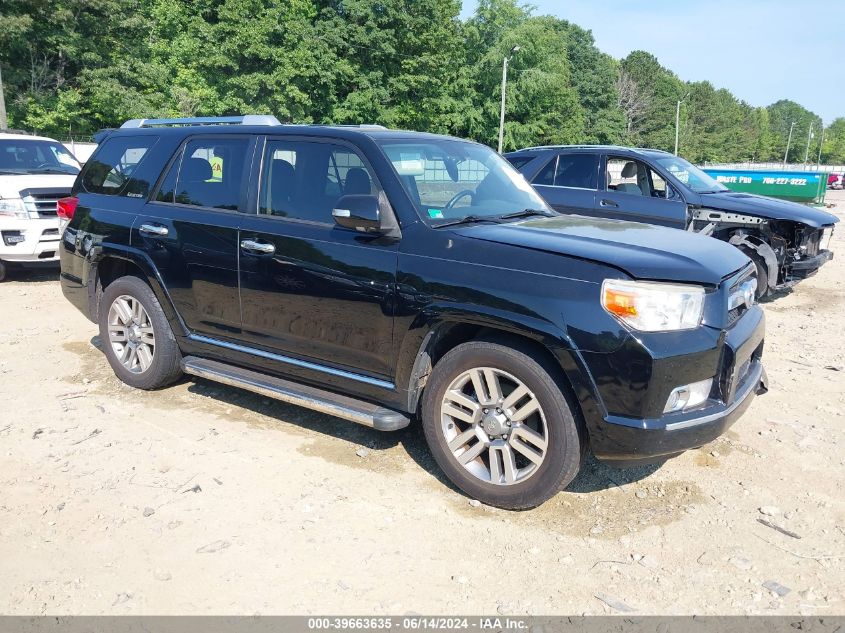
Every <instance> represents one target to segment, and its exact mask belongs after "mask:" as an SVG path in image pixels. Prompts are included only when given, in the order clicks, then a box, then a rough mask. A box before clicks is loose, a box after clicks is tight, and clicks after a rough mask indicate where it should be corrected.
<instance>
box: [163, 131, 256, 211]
mask: <svg viewBox="0 0 845 633" xmlns="http://www.w3.org/2000/svg"><path fill="white" fill-rule="evenodd" d="M248 145H249V141H248V139H246V138H242V137H235V138H232V137H228V138H198V139H192V140H190V141H188V143H187V144H186V145H185V147H184V149H183V150H182V152H181V153H180V155H179V156H178V157H177V158H176V160H175V161H174V163H173V165H172V166H171V168H170V171H169V172H168V174H167V175H166V176H165V178H164V180H163V181H162V184H161V187H160V188H159V192H158V194H157V195H156V200H158V201H160V202H175V203H177V204H186V205H191V206H197V207H208V208H212V209H225V210H227V211H237V210H238V208H239V207H240V203H241V197H242V193H243V173H244V166H245V161H246V154H247V146H248Z"/></svg>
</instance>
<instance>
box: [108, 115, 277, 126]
mask: <svg viewBox="0 0 845 633" xmlns="http://www.w3.org/2000/svg"><path fill="white" fill-rule="evenodd" d="M180 125H281V123H280V122H279V119H277V118H276V117H274V116H273V115H272V114H245V115H243V116H198V117H188V118H178V119H130V120H129V121H126V122H125V123H124V124H123V125H121V126H120V127H121V129H124V128H142V127H166V126H180Z"/></svg>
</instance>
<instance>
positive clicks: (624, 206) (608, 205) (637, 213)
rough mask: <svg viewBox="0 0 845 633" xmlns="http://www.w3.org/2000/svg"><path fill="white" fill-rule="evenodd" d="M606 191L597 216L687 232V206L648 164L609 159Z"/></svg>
mask: <svg viewBox="0 0 845 633" xmlns="http://www.w3.org/2000/svg"><path fill="white" fill-rule="evenodd" d="M602 171H603V172H604V173H603V178H602V181H603V182H602V184H603V187H602V189H603V191H599V192H598V195H597V196H596V207H595V208H596V214H597V215H600V216H602V217H606V218H616V219H619V220H631V221H633V222H644V223H646V224H660V225H663V226H669V227H672V228H676V229H685V228H686V224H687V205H686V203H685V202H684V201H683V200H682V199H681V197H680V195H679V194H678V193H677V192H676V191H675V190H674V189H673V188H672V186H671V185H669V184H668V183H667V182H666V181H665V180H664V179H663V178H661V177H660V175H659V174H658V173H657V172H656V171H654V170H653V169H652V168H651V167H649V166H648V165H647V164H646V163H644V162H643V161H640V160H635V159H632V158H624V157H618V156H607V157H606V158H605V161H604V169H603V170H602Z"/></svg>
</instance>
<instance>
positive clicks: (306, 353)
mask: <svg viewBox="0 0 845 633" xmlns="http://www.w3.org/2000/svg"><path fill="white" fill-rule="evenodd" d="M261 156H262V159H261V170H260V184H259V186H258V187H257V189H256V192H255V198H256V200H255V202H254V205H252V204H251V206H252V210H253V212H252V213H249V214H246V215H244V216H242V218H241V222H242V224H241V232H240V242H239V244H240V287H241V306H242V308H241V311H242V315H243V340H244V341H245V342H246V343H247V344H251V345H254V346H256V347H261V348H264V349H268V350H271V351H273V352H276V353H280V354H282V355H285V356H288V357H294V358H296V359H301V360H304V361H306V362H310V363H314V364H317V365H320V366H324V367H329V368H334V369H346V370H350V371H353V372H355V373H357V374H364V375H368V376H372V377H378V378H382V377H385V378H387V377H390V376H391V375H392V371H393V366H392V360H391V358H392V357H391V349H392V341H393V294H394V286H395V275H396V260H397V252H398V243H397V241H396V240H389V239H385V238H381V237H375V236H372V235H367V234H362V233H358V232H356V231H351V230H349V229H344V228H341V227H339V226H337V225H336V224H335V222H334V220H333V218H332V209H333V208H334V206H335V203H336V202H337V200H338V198H340V196H341V195H347V194H359V195H360V194H372V195H377V194H378V193H379V191H380V186H379V184H378V181H377V179H376V177H375V175H374V173H373V171H372V169H371V168H370V167H369V166H368V165H367V164H366V161H365V160H364V159H363V157H362V156H361V155H360V154H359V153H358V152H357V151H356V150H355V149H354V148H353V147H352V146H350V145H345V144H342V143H340V142H339V141H331V142H329V141H328V140H322V139H316V138H308V137H305V138H302V137H299V138H297V137H279V138H273V137H269V138H267V139H266V145H265V147H264V149H263V152H262V153H261Z"/></svg>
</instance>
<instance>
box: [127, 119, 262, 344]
mask: <svg viewBox="0 0 845 633" xmlns="http://www.w3.org/2000/svg"><path fill="white" fill-rule="evenodd" d="M252 143H254V141H252V140H251V139H249V138H248V137H242V136H232V135H226V136H218V137H214V136H203V137H197V138H193V139H190V140H189V141H188V142H187V143H186V144H185V145H184V146H183V148H182V149H181V150H180V151H179V152H178V154H177V156H176V158H175V159H174V160H173V163H172V165H171V167H170V168H169V170H168V173H167V175H166V176H165V178H164V180H163V181H162V184H161V185H160V187H159V190H158V192H157V194H156V195H155V196H154V198H153V200H152V201H151V202H149V203H148V204H147V205H146V206H145V207H144V209H143V211H142V213H141V215H140V216H139V217H138V218H137V219H136V220H135V224H134V225H133V227H132V245H133V246H136V247H138V248H141V249H142V250H144V251H145V252H146V254H147V255H148V256H149V257H150V258H151V259H152V260H153V261H154V262H155V266H156V269H157V270H158V271H159V272H160V274H161V276H162V280H163V281H164V285H165V287H166V289H167V292H168V293H169V295H170V297H171V299H172V300H173V304H174V306H175V307H176V310H177V312H178V313H179V314H180V315H181V317H182V319H183V320H184V322H185V325H186V326H187V327H188V329H189V330H191V332H194V333H199V334H206V335H209V336H212V337H214V338H221V337H222V338H237V337H238V334H239V333H240V329H241V315H240V301H239V296H238V228H237V227H238V220H239V219H240V217H242V214H241V213H239V210H240V209H243V208H244V205H245V202H246V195H245V193H244V190H245V189H246V188H245V187H244V186H243V183H244V181H245V179H244V172H245V171H246V170H248V168H249V165H248V164H247V163H248V157H251V156H252V153H251V152H250V149H251V145H252Z"/></svg>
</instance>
